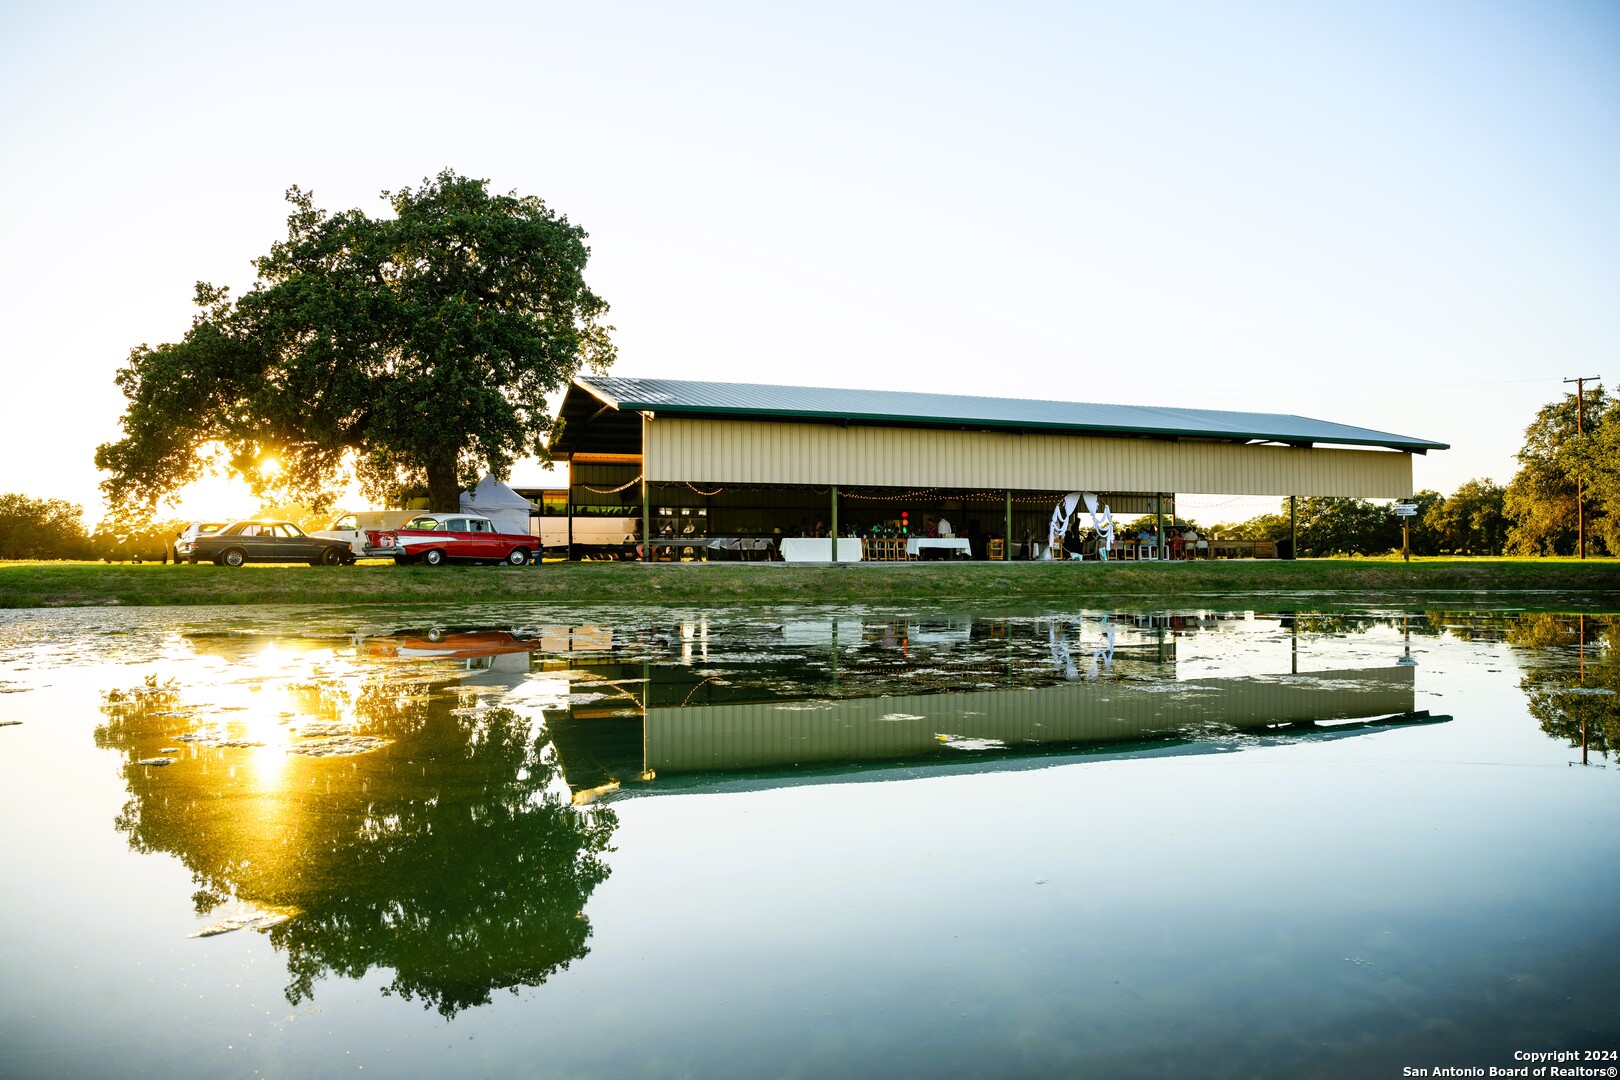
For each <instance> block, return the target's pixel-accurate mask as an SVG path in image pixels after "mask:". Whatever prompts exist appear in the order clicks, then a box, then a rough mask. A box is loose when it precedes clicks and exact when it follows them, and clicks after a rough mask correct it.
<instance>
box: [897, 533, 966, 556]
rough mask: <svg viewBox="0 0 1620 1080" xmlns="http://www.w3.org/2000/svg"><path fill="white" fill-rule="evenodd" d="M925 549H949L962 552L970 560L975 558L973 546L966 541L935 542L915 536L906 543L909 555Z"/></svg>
mask: <svg viewBox="0 0 1620 1080" xmlns="http://www.w3.org/2000/svg"><path fill="white" fill-rule="evenodd" d="M923 548H947V549H949V550H951V551H960V552H961V553H962V554H964V555H966V556H968V557H969V558H972V557H973V545H972V544H970V543H969V542H968V541H966V540H947V539H945V538H943V537H941V538H940V539H938V540H933V539H930V538H928V537H926V536H914V537H912V538H911V539H910V540H907V541H906V554H907V555H915V554H917V553H918V552H919V551H921V550H922V549H923Z"/></svg>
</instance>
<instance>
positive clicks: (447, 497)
mask: <svg viewBox="0 0 1620 1080" xmlns="http://www.w3.org/2000/svg"><path fill="white" fill-rule="evenodd" d="M456 457H457V454H456V453H455V452H454V451H451V452H450V453H448V454H445V455H444V456H442V457H440V458H438V459H436V460H434V461H430V462H428V467H427V482H428V508H429V509H430V510H432V511H434V512H435V513H440V514H453V513H455V512H456V511H457V510H460V509H461V484H460V482H459V481H457V479H456Z"/></svg>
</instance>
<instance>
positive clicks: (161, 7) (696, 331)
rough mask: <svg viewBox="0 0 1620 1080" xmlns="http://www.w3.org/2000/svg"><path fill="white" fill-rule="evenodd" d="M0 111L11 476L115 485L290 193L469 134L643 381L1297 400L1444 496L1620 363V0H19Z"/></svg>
mask: <svg viewBox="0 0 1620 1080" xmlns="http://www.w3.org/2000/svg"><path fill="white" fill-rule="evenodd" d="M0 105H3V108H0V146H3V147H4V148H5V159H6V165H7V167H6V168H5V169H4V170H3V174H0V188H3V195H4V205H6V207H7V213H6V214H4V215H3V217H0V350H3V352H0V492H20V493H22V494H26V495H30V496H33V497H37V498H66V499H70V500H72V501H75V502H79V503H82V504H83V505H84V506H85V508H86V510H87V518H88V519H89V521H90V523H92V524H93V523H94V522H95V521H96V520H98V519H99V517H100V516H101V513H102V506H101V501H100V496H99V493H98V491H97V484H98V482H99V480H100V479H101V477H100V476H99V475H98V473H97V472H96V469H95V466H94V462H93V460H92V459H93V455H94V452H95V448H96V446H97V445H98V444H100V443H103V442H108V441H112V440H115V439H117V438H118V437H119V436H120V434H121V431H120V428H119V417H120V415H121V413H122V411H123V397H122V394H121V392H120V391H119V389H118V387H117V386H116V384H115V382H114V376H115V373H116V372H117V369H118V368H119V367H120V366H121V365H122V364H123V363H124V362H125V360H126V359H127V357H128V354H129V351H130V349H131V348H132V347H134V346H136V345H139V344H142V343H146V344H151V345H156V344H158V343H160V342H165V341H174V340H177V339H178V338H179V337H180V336H181V335H183V334H184V332H185V330H186V327H187V326H188V325H189V323H190V319H191V315H192V312H193V308H192V303H191V298H192V289H193V284H194V283H195V282H197V281H209V282H213V283H216V284H223V285H229V286H231V287H232V289H233V291H234V292H236V293H238V294H239V293H240V292H242V291H244V290H245V289H246V288H247V287H248V286H249V285H250V284H251V283H252V281H253V268H252V265H251V260H252V259H253V258H255V257H256V256H259V255H261V254H263V253H264V252H265V251H267V250H268V248H269V246H270V245H271V244H272V243H273V242H275V241H276V240H277V239H279V238H281V237H282V236H284V235H285V219H286V215H287V211H288V207H287V205H286V203H285V202H284V201H283V193H284V192H285V191H286V189H287V188H288V187H290V186H292V185H295V184H296V185H298V186H300V187H302V188H304V189H306V190H310V191H313V192H314V195H315V199H316V202H317V204H318V205H320V206H322V207H324V208H326V209H329V210H334V211H335V210H343V209H348V208H351V207H358V208H360V209H362V210H364V211H366V212H368V213H371V214H373V215H382V214H383V213H385V212H386V206H385V204H384V203H383V202H382V201H381V200H380V199H379V198H378V195H379V193H380V192H382V191H384V190H396V189H399V188H402V187H406V186H410V185H415V184H419V183H420V182H421V181H422V180H423V179H424V178H426V177H429V176H431V175H434V174H436V173H438V172H439V171H440V170H441V169H444V168H447V167H448V168H451V169H454V170H455V171H457V172H459V173H462V174H464V175H470V176H477V177H482V178H487V179H488V180H489V182H490V186H491V188H492V189H493V190H496V191H503V192H504V191H516V192H518V193H519V194H523V195H537V196H539V197H541V198H542V199H544V200H545V201H546V203H547V204H548V205H549V206H550V207H552V208H553V209H554V210H556V211H558V212H559V213H562V214H564V215H566V216H567V217H568V219H569V220H570V221H572V222H574V223H575V224H578V225H580V226H582V227H583V228H585V229H586V230H587V232H588V233H589V234H590V240H589V243H590V245H591V252H592V253H591V259H590V263H589V265H588V267H587V273H586V277H587V280H588V281H589V282H590V284H591V286H592V288H593V289H594V290H595V291H596V292H597V293H598V294H599V295H600V296H602V297H603V298H604V299H606V300H607V301H608V302H609V303H610V304H611V305H612V310H611V312H610V313H609V316H608V322H609V323H611V324H612V325H613V326H614V327H615V328H616V332H615V334H614V339H615V341H616V343H617V346H618V349H619V360H618V363H617V365H616V366H615V368H614V371H613V373H614V374H618V375H625V376H642V377H653V378H673V379H681V378H685V379H706V380H721V381H748V382H770V383H786V384H799V385H817V386H840V387H856V388H868V389H924V390H930V391H936V392H942V393H964V394H993V395H996V396H1003V397H1020V398H1044V399H1057V400H1068V401H1097V402H1114V403H1125V404H1164V405H1178V406H1191V407H1199V408H1213V409H1233V410H1246V411H1247V410H1253V411H1263V412H1280V413H1295V414H1300V415H1305V416H1312V417H1316V418H1319V419H1327V420H1332V421H1337V422H1340V423H1346V424H1353V425H1357V426H1362V427H1370V428H1375V429H1379V430H1384V431H1391V432H1396V433H1399V434H1404V435H1415V436H1419V437H1422V438H1427V439H1435V440H1439V441H1442V442H1447V443H1450V444H1451V445H1452V449H1450V450H1448V451H1440V452H1433V453H1430V454H1428V455H1426V456H1423V457H1419V458H1417V459H1416V461H1415V465H1414V473H1415V482H1416V486H1417V487H1418V488H1420V489H1421V488H1432V489H1435V490H1438V491H1440V492H1442V493H1449V492H1451V491H1452V490H1454V489H1455V488H1456V487H1457V486H1458V485H1459V484H1461V483H1463V482H1465V481H1467V480H1469V479H1472V478H1476V477H1485V478H1490V479H1493V480H1495V481H1497V482H1498V483H1503V484H1505V483H1507V482H1508V481H1509V480H1510V479H1511V478H1512V475H1513V472H1514V470H1515V468H1516V463H1515V461H1514V457H1513V455H1514V453H1515V451H1516V450H1517V449H1518V448H1519V446H1520V445H1521V443H1522V436H1523V432H1524V428H1525V426H1526V425H1527V424H1528V423H1529V422H1530V421H1531V420H1532V419H1533V417H1534V416H1535V413H1536V410H1537V409H1538V408H1539V407H1540V406H1541V405H1543V404H1545V403H1547V402H1550V401H1553V400H1556V399H1557V398H1558V397H1559V396H1561V395H1562V394H1563V393H1565V392H1566V391H1567V390H1568V389H1570V388H1569V387H1566V386H1565V385H1564V384H1563V379H1565V378H1567V377H1574V376H1599V377H1601V378H1602V379H1603V385H1604V386H1606V387H1608V388H1610V389H1611V390H1612V389H1615V388H1616V387H1617V385H1620V383H1617V380H1620V366H1617V364H1616V359H1615V358H1616V357H1617V355H1620V197H1617V196H1616V192H1617V191H1620V182H1617V181H1620V4H1613V3H1578V2H1557V0H1552V2H1523V3H1492V2H1488V0H1475V2H1469V3H1449V2H1444V0H1437V2H1431V3H1424V4H1411V3H1404V2H1393V3H1383V2H1378V0H1361V2H1357V3H1353V4H1352V3H1309V4H1300V3H1245V2H1236V3H1232V4H1221V5H1212V4H1200V3H1147V4H1114V3H1100V2H1098V3H1026V2H1016V0H1015V2H1001V3H997V4H993V5H992V4H954V3H927V4H923V3H917V4H906V3H890V2H882V0H875V2H874V0H867V2H862V3H853V4H845V3H838V2H831V3H823V4H818V5H816V6H815V7H814V8H802V7H797V6H789V5H773V4H759V3H735V4H728V3H707V2H693V3H687V4H681V5H658V4H641V3H635V2H626V3H617V4H580V3H569V4H554V3H546V2H527V3H519V4H510V5H504V4H479V5H468V6H465V7H461V8H451V7H447V6H445V5H441V4H435V5H427V4H413V3H409V2H402V3H390V4H387V5H382V4H368V3H319V4H306V3H297V2H292V3H281V4H276V5H226V4H201V3H152V4H142V5H131V4H122V3H120V4H83V3H80V4H75V3H71V2H67V3H63V2H53V3H15V2H11V3H6V4H4V5H3V6H0ZM512 479H513V482H515V483H519V484H522V483H542V482H544V481H545V479H546V477H545V473H544V471H543V470H542V469H541V468H540V466H539V465H538V464H537V463H533V462H526V463H520V464H519V466H518V467H517V469H516V470H515V471H514V474H513V477H512ZM1078 479H1079V478H1077V482H1078ZM1276 504H1277V501H1276V500H1275V499H1270V498H1268V499H1237V498H1231V497H1227V496H1216V497H1211V498H1208V499H1205V500H1202V502H1201V503H1200V506H1201V507H1202V508H1203V511H1204V512H1203V516H1204V517H1207V518H1208V519H1210V520H1227V521H1233V520H1240V519H1242V518H1244V517H1247V516H1250V515H1252V514H1253V513H1258V512H1262V511H1267V510H1272V509H1274V508H1275V507H1276ZM1188 505H1189V506H1191V504H1190V503H1189V504H1188ZM197 509H198V510H199V512H200V511H201V508H200V507H198V508H197Z"/></svg>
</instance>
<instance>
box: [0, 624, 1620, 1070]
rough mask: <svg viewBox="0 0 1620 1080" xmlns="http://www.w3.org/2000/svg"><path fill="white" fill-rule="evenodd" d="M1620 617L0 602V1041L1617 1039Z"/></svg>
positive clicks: (958, 1060) (497, 1061)
mask: <svg viewBox="0 0 1620 1080" xmlns="http://www.w3.org/2000/svg"><path fill="white" fill-rule="evenodd" d="M1617 634H1620V619H1616V618H1612V617H1602V616H1590V615H1588V616H1574V615H1569V616H1561V615H1523V614H1508V613H1494V614H1493V613H1479V612H1475V613H1466V614H1464V613H1453V614H1440V613H1421V612H1407V613H1401V612H1393V613H1391V612H1380V613H1371V614H1366V615H1352V616H1345V615H1335V616H1317V615H1310V614H1293V613H1284V614H1278V613H1264V612H1255V613H1237V614H1231V613H1223V614H1214V613H1200V612H1118V611H1109V612H1104V611H1090V612H1088V611H1076V612H1050V611H1038V612H1019V613H1011V614H1008V613H989V612H979V613H975V612H963V611H959V610H953V611H949V612H946V611H937V612H928V611H924V612H916V611H898V610H887V609H881V608H871V609H853V610H852V609H848V608H841V609H837V610H832V609H817V608H792V609H775V610H765V611H757V610H756V611H749V612H746V613H736V612H726V611H718V610H715V611H704V610H695V609H694V610H649V609H599V610H559V609H557V608H524V607H486V608H479V609H454V610H452V609H433V610H421V611H412V612H409V613H407V614H401V615H398V616H396V617H390V616H387V615H385V614H379V613H377V612H375V611H366V612H362V613H356V612H354V611H348V612H344V611H338V610H325V611H323V610H316V609H298V610H283V611H265V610H264V609H251V610H249V609H219V610H205V611H194V610H188V611H183V612H179V611H174V610H168V611H161V610H160V611H113V612H108V611H93V612H90V611H73V612H62V613H35V612H10V613H0V656H3V657H4V664H3V669H0V724H3V725H4V726H0V835H3V836H4V837H5V855H6V871H5V876H4V879H3V880H4V885H3V886H0V969H3V971H4V976H5V977H4V978H3V979H0V1075H4V1076H8V1077H9V1076H18V1077H34V1076H38V1077H55V1076H84V1077H102V1076H109V1077H111V1076H118V1077H124V1076H146V1075H152V1076H244V1077H246V1076H259V1075H265V1076H278V1077H280V1076H351V1075H373V1076H376V1075H381V1076H441V1075H492V1076H505V1075H539V1076H552V1077H684V1076H694V1077H755V1076H790V1077H796V1076H818V1077H819V1076H828V1075H863V1076H929V1077H934V1076H938V1077H956V1076H961V1077H1001V1076H1007V1077H1016V1076H1041V1077H1050V1076H1054V1075H1095V1076H1161V1075H1163V1076H1173V1075H1184V1076H1185V1075H1193V1076H1268V1075H1274V1076H1399V1075H1401V1070H1402V1068H1403V1067H1421V1068H1434V1067H1436V1066H1442V1067H1444V1066H1453V1067H1455V1066H1468V1065H1478V1066H1490V1065H1496V1066H1511V1065H1514V1064H1518V1062H1515V1060H1514V1057H1513V1055H1514V1053H1515V1052H1516V1051H1530V1052H1545V1051H1550V1050H1576V1049H1581V1050H1598V1051H1602V1050H1615V1049H1620V923H1617V922H1616V920H1615V918H1614V911H1615V903H1616V897H1617V895H1620V859H1617V856H1620V764H1617V763H1616V762H1615V760H1614V759H1613V757H1612V756H1611V755H1610V754H1609V753H1608V748H1609V740H1610V739H1616V738H1620V706H1617V704H1616V703H1617V702H1620V696H1617V695H1616V694H1615V693H1614V690H1616V689H1620V651H1617V650H1616V649H1615V648H1614V647H1613V646H1614V644H1615V640H1616V635H1617ZM1583 720H1584V721H1585V725H1586V741H1587V747H1586V749H1585V751H1584V753H1583V750H1582V748H1581V731H1582V721H1583ZM1583 756H1584V757H1585V759H1586V762H1587V763H1586V764H1584V765H1583V764H1582V759H1583ZM1598 1064H1600V1065H1601V1066H1603V1067H1607V1066H1608V1065H1609V1064H1612V1061H1610V1062H1599V1063H1598Z"/></svg>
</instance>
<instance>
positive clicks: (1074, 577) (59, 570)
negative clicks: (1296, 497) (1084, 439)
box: [0, 559, 1620, 611]
mask: <svg viewBox="0 0 1620 1080" xmlns="http://www.w3.org/2000/svg"><path fill="white" fill-rule="evenodd" d="M1467 593H1490V594H1498V595H1495V596H1493V597H1492V601H1493V602H1494V603H1502V604H1510V605H1515V606H1532V607H1546V606H1548V605H1549V604H1551V605H1554V606H1556V605H1557V604H1558V603H1560V602H1561V601H1563V600H1565V599H1569V600H1578V601H1579V603H1580V605H1581V606H1582V607H1583V608H1588V609H1597V608H1601V609H1603V610H1610V611H1613V610H1620V560H1613V559H1587V560H1585V561H1579V560H1575V559H1417V560H1414V561H1412V562H1411V563H1402V562H1401V561H1400V560H1398V559H1302V560H1300V561H1298V562H1272V561H1230V562H1205V563H1172V564H1166V563H1108V564H1098V563H1086V564H1073V563H873V564H862V565H856V566H841V567H830V566H804V565H793V566H788V565H784V564H781V563H769V564H736V563H703V564H693V563H688V564H678V563H677V564H668V563H664V564H655V565H651V566H643V565H639V564H634V563H547V564H545V565H544V566H538V567H534V566H531V567H525V568H523V569H513V568H508V567H450V568H438V569H429V568H427V567H398V566H393V565H391V564H388V563H379V564H361V565H359V566H352V567H330V568H316V567H308V566H250V567H245V568H243V569H240V570H229V569H225V568H222V567H216V566H173V565H169V566H165V565H158V564H151V563H148V564H144V565H140V566H125V565H112V566H109V565H104V564H100V563H6V564H0V607H11V608H26V607H51V606H78V605H101V604H128V605H140V606H152V605H196V604H316V603H320V604H331V603H337V604H406V603H409V604H418V603H422V604H430V603H475V602H490V601H512V600H522V601H541V602H558V603H573V604H580V603H705V604H728V603H783V602H840V601H846V602H866V603H882V602H890V601H895V602H906V601H928V600H953V599H971V600H976V601H984V600H996V601H1008V602H1016V601H1024V600H1036V601H1052V600H1061V601H1065V602H1068V603H1073V602H1076V601H1088V602H1089V601H1094V600H1099V601H1100V600H1109V601H1116V602H1129V601H1141V602H1149V603H1153V604H1172V605H1175V604H1179V605H1184V606H1198V605H1209V606H1230V605H1231V604H1233V603H1242V602H1244V601H1245V600H1248V599H1252V600H1253V601H1254V602H1257V603H1262V604H1264V603H1266V602H1268V601H1274V600H1275V598H1277V597H1279V596H1283V597H1287V596H1295V595H1303V596H1307V597H1309V598H1311V602H1312V603H1313V604H1316V605H1319V606H1333V605H1335V604H1341V605H1342V604H1369V603H1371V604H1413V603H1424V602H1443V601H1445V600H1448V599H1450V600H1453V601H1456V600H1461V599H1462V598H1463V597H1462V595H1461V594H1467Z"/></svg>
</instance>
